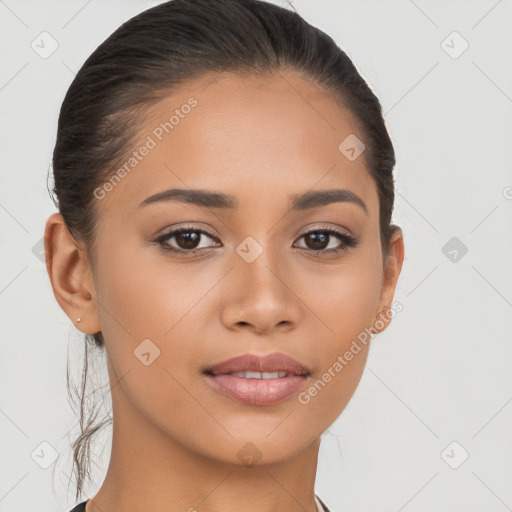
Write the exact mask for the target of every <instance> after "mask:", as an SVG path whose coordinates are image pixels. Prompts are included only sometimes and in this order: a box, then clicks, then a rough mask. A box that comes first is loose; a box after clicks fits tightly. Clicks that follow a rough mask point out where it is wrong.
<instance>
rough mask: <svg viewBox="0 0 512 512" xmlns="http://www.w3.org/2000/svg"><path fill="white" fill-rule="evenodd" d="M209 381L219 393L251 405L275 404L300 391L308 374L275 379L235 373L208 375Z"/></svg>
mask: <svg viewBox="0 0 512 512" xmlns="http://www.w3.org/2000/svg"><path fill="white" fill-rule="evenodd" d="M206 377H207V379H206V380H207V382H208V383H209V384H210V386H212V387H213V388H214V389H215V390H216V391H218V392H219V393H221V394H223V395H225V396H227V397H229V398H232V399H233V400H236V401H238V402H242V403H244V404H251V405H273V404H277V403H279V402H283V401H284V400H286V399H287V398H290V397H291V396H293V395H294V394H295V393H297V391H299V389H300V388H302V386H304V383H305V382H306V380H307V377H306V376H300V375H290V376H288V377H278V378H275V379H246V378H245V377H236V376H234V375H229V374H225V375H208V374H206Z"/></svg>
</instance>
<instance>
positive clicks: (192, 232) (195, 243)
mask: <svg viewBox="0 0 512 512" xmlns="http://www.w3.org/2000/svg"><path fill="white" fill-rule="evenodd" d="M204 237H207V238H210V239H215V237H214V236H213V235H212V234H211V233H208V232H207V231H204V230H202V229H197V228H193V227H181V228H178V229H174V230H172V231H169V233H166V234H165V235H162V236H160V237H158V238H157V239H156V240H155V243H156V244H158V245H160V247H162V249H164V250H165V251H171V252H174V253H184V254H195V253H198V252H202V251H203V250H204V249H208V248H209V247H211V245H210V246H208V245H207V246H203V247H201V246H200V242H201V239H202V238H204ZM173 239H175V240H173ZM215 240H216V239H215ZM170 241H174V245H173V244H172V243H170Z"/></svg>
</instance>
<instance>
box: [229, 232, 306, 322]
mask: <svg viewBox="0 0 512 512" xmlns="http://www.w3.org/2000/svg"><path fill="white" fill-rule="evenodd" d="M269 238H270V237H269V236H268V234H265V235H261V236H259V237H258V239H256V236H254V237H253V236H248V237H246V238H245V239H244V240H243V241H242V242H241V243H240V244H239V245H238V246H237V247H236V254H235V253H234V254H233V257H234V261H233V264H234V268H233V271H232V273H231V281H230V283H229V285H228V286H229V287H230V289H231V292H230V293H228V295H229V300H228V302H227V303H225V304H224V311H223V319H224V321H225V322H226V323H227V324H228V325H230V326H231V327H233V326H234V325H235V324H238V325H240V324H243V325H245V324H250V325H252V326H253V327H254V328H255V329H256V330H258V331H264V330H268V329H271V328H272V327H274V326H276V325H278V324H286V325H291V324H295V323H296V322H297V321H298V316H299V314H300V308H299V306H298V304H297V298H296V297H295V295H294V294H293V293H292V292H291V290H290V288H289V286H290V285H289V284H288V283H287V281H288V279H287V276H286V275H285V273H284V272H283V271H282V270H281V269H283V268H284V265H285V262H284V261H281V260H280V257H279V253H280V251H279V248H270V247H269V244H268V240H269Z"/></svg>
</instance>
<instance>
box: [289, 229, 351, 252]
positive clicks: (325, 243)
mask: <svg viewBox="0 0 512 512" xmlns="http://www.w3.org/2000/svg"><path fill="white" fill-rule="evenodd" d="M333 237H335V238H337V239H338V245H337V246H336V245H335V246H334V247H329V245H330V243H331V239H332V238H333ZM303 238H304V241H305V242H306V243H309V244H310V245H313V247H300V249H306V250H310V251H316V252H318V251H320V252H331V251H333V252H337V251H346V250H347V249H348V248H349V247H354V246H355V245H356V244H357V241H356V239H355V238H354V237H353V236H351V235H348V234H346V233H342V232H340V231H336V230H334V229H317V230H314V231H308V232H307V233H304V234H303V235H302V236H301V237H300V238H299V240H301V239H303ZM340 242H341V245H340Z"/></svg>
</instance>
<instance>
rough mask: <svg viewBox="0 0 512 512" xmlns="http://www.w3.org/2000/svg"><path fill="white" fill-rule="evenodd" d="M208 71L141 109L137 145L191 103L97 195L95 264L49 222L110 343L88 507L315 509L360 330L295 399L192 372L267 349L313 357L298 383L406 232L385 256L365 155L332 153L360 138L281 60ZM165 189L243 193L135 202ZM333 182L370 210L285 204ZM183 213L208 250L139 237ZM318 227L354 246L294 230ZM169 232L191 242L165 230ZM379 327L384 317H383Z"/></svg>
mask: <svg viewBox="0 0 512 512" xmlns="http://www.w3.org/2000/svg"><path fill="white" fill-rule="evenodd" d="M206 78H208V76H206V77H203V79H201V80H195V81H193V82H192V83H191V84H189V85H188V86H187V87H182V89H181V90H180V91H178V92H177V93H175V94H173V95H172V96H169V97H167V98H166V99H164V100H163V101H162V102H160V103H159V104H158V105H156V106H154V107H152V108H151V109H150V110H149V111H148V113H149V116H148V117H147V118H146V120H145V123H144V126H143V127H142V129H140V131H139V132H138V134H139V137H138V140H139V141H140V142H141V143H142V142H143V141H144V140H145V139H146V137H147V136H148V135H149V134H151V132H152V130H153V129H154V127H155V126H156V125H158V123H159V122H161V121H164V120H166V119H168V117H169V112H172V111H173V110H174V109H176V108H180V106H181V105H183V104H185V103H186V102H187V100H188V99H189V98H190V97H191V96H193V97H194V98H196V99H197V101H198V105H197V106H196V107H194V108H193V109H192V111H191V113H190V114H188V115H187V116H185V117H184V119H181V120H180V123H179V125H177V126H175V128H174V129H173V131H172V132H171V133H169V134H167V135H165V136H164V138H163V140H162V141H161V142H159V143H158V144H157V146H156V147H155V148H154V149H152V150H151V151H150V152H149V154H148V155H147V156H145V157H144V159H143V160H142V161H140V162H139V163H138V165H137V166H136V167H135V168H134V169H133V170H132V171H131V173H130V174H129V175H127V176H126V177H125V178H124V179H123V180H122V181H121V183H119V184H117V185H116V186H115V187H114V188H113V190H111V191H110V192H108V194H107V195H106V197H105V198H104V199H102V200H98V201H97V204H96V206H97V208H98V212H99V221H98V225H97V235H96V237H97V238H96V244H97V255H98V258H97V261H96V262H95V264H94V265H92V264H91V262H90V261H89V260H88V258H87V256H86V252H85V250H84V248H83V247H81V246H80V244H78V243H77V242H76V241H75V240H74V239H73V238H72V237H71V236H70V234H69V233H68V231H67V229H66V228H65V225H64V224H63V220H62V217H61V216H60V215H59V214H53V215H52V216H50V218H49V219H48V221H47V224H46V231H45V238H46V259H47V268H48V273H49V276H50V281H51V285H52V288H53V291H54V294H55V297H56V299H57V301H58V302H59V304H60V306H61V307H62V309H63V310H64V311H65V312H66V314H67V315H68V316H69V318H70V319H71V320H72V321H73V323H74V324H75V325H76V326H77V327H78V328H79V329H80V330H81V331H83V332H86V333H94V332H97V331H100V330H101V331H102V332H103V335H104V338H105V340H106V352H107V358H108V359H107V361H108V370H109V377H110V385H111V388H112V391H111V392H112V403H113V416H114V427H113V429H114V430H113V446H112V455H111V460H110V465H109V467H108V471H107V475H106V478H105V480H104V482H103V485H102V486H101V488H100V490H99V492H98V493H97V494H96V495H95V496H94V498H92V499H90V500H89V502H88V504H87V508H86V510H87V512H97V511H103V512H106V511H109V512H118V511H124V512H130V511H140V510H144V511H146V512H151V511H157V510H158V511H162V510H172V511H177V510H183V511H190V512H192V511H193V510H197V511H198V512H202V511H204V512H220V511H222V512H229V511H235V510H240V508H241V505H240V504H243V510H244V511H246V512H252V511H258V512H278V511H282V510H287V511H291V512H295V511H296V512H299V511H300V512H304V511H307V512H314V511H315V510H316V508H315V503H314V483H315V475H316V467H317V458H318V449H319V443H320V436H321V434H322V433H323V432H324V431H325V430H326V429H327V428H328V427H329V426H330V425H331V424H332V423H333V422H334V421H335V420H336V418H337V417H338V416H339V415H340V413H341V412H342V411H343V409H344V408H345V406H346V405H347V403H348V401H349V400H350V398H351V397H352V395H353V393H354V391H355V389H356V387H357V384H358V383H359V380H360V378H361V375H362V372H363V369H364V365H365V362H366V358H367V352H368V347H369V344H368V345H366V346H363V348H362V350H361V351H360V352H359V353H358V354H357V355H355V356H354V358H353V359H352V360H351V361H350V362H349V364H347V366H345V367H344V368H343V370H342V371H341V372H339V373H338V374H336V376H335V377H334V378H332V380H331V381H330V382H329V383H328V384H327V385H326V386H325V387H324V388H323V389H322V390H321V391H320V392H319V393H318V394H317V396H315V397H313V398H311V401H310V402H309V403H308V404H301V403H300V402H299V401H298V400H297V395H295V396H293V397H291V398H289V399H287V400H285V401H284V402H281V403H279V404H275V405H268V406H257V405H249V404H242V403H239V402H236V401H234V400H231V399H229V398H227V397H225V396H223V395H221V394H219V393H217V392H216V391H214V390H213V389H212V388H211V387H210V386H208V385H207V384H206V383H205V377H204V375H203V373H202V371H203V368H204V367H205V366H207V365H209V364H212V363H218V362H221V361H224V360H226V359H229V358H231V357H234V356H238V355H241V354H244V353H254V354H261V355H263V354H267V353H270V352H275V351H279V352H284V353H285V354H287V355H289V356H291V357H292V358H294V359H296V360H298V361H299V362H301V363H302V364H303V365H305V366H307V367H309V369H310V370H311V372H312V373H311V376H310V377H309V379H308V385H310V384H311V383H313V382H315V381H316V380H317V379H319V378H320V377H321V376H322V374H323V373H324V372H325V371H326V370H327V369H328V368H329V367H332V365H333V363H334V362H335V361H336V358H337V357H338V356H339V355H342V354H343V353H344V352H345V351H346V350H347V349H348V348H349V347H350V345H351V343H352V342H353V340H355V339H356V338H357V336H358V334H360V333H361V332H363V331H364V329H365V328H368V327H370V326H372V325H374V323H375V321H376V320H377V319H379V318H382V312H383V311H389V310H390V308H391V305H392V301H393V296H394V293H395V287H396V284H397V280H398V277H399V274H400V271H401V268H402V263H403V258H404V247H403V235H402V232H401V230H400V229H398V230H397V231H396V232H395V234H394V236H393V238H392V240H391V242H390V244H389V247H388V256H387V259H386V260H385V262H384V261H383V260H382V253H381V246H380V237H379V208H378V207H379V202H378V195H377V188H376V185H375V183H374V181H373V179H372V178H371V176H370V174H369V173H368V171H367V169H366V166H365V165H366V164H365V161H364V158H363V157H362V156H361V157H359V158H357V159H356V160H354V161H349V160H348V159H347V158H346V157H345V156H344V155H343V154H342V153H341V152H340V151H339V150H338V145H339V144H340V142H341V141H342V140H344V139H345V137H347V136H348V135H349V134H356V135H357V136H358V137H359V138H360V139H361V140H364V137H363V135H362V134H361V133H360V132H359V131H358V130H357V129H356V126H355V123H354V122H353V118H352V116H351V115H350V114H349V113H348V112H347V111H346V110H344V109H343V108H341V107H340V105H339V103H337V102H336V101H335V100H334V99H333V98H332V97H331V96H329V95H328V94H327V93H326V92H325V91H324V90H322V89H321V88H319V87H318V86H317V85H314V84H312V83H310V82H309V81H306V80H305V79H303V78H301V77H300V76H299V75H298V74H296V73H295V72H292V71H281V72H279V73H276V74H274V75H272V76H266V77H263V76H258V77H257V76H245V77H241V76H238V77H237V76H234V75H230V74H223V75H217V76H216V77H215V80H212V79H211V77H209V80H207V79H206ZM139 146H140V144H139V145H137V146H136V147H137V148H138V147H139ZM134 149H135V148H134ZM169 188H182V189H187V188H191V189H202V190H208V191H215V192H221V193H225V194H231V195H233V196H235V197H236V199H237V201H238V202H239V206H238V207H237V208H234V209H228V208H205V207H200V206H197V205H193V204H190V203H179V202H170V201H168V202H159V203H155V204H151V205H148V206H145V207H142V208H138V205H139V204H140V203H141V202H142V201H143V200H144V199H145V198H146V197H148V196H150V195H152V194H155V193H157V192H161V191H163V190H166V189H169ZM335 188H343V189H348V190H350V191H351V192H353V193H354V194H356V195H357V196H359V197H360V198H361V199H362V200H363V201H364V203H365V204H366V207H367V213H365V212H364V210H363V209H362V208H361V207H359V206H358V205H356V204H354V203H350V202H336V203H332V204H329V205H326V206H320V207H317V208H312V209H308V210H304V211H291V210H290V207H289V206H290V196H292V195H295V194H302V193H304V192H307V191H309V190H326V189H335ZM185 224H192V225H193V227H194V228H197V229H205V230H207V231H209V232H210V233H212V234H213V235H215V238H209V236H205V235H201V236H202V238H201V241H200V247H204V249H202V252H200V253H197V254H195V255H193V256H192V257H190V256H189V257H187V256H180V255H176V254H174V253H170V252H166V251H165V250H163V249H162V248H161V247H159V246H158V245H156V244H153V243H152V241H154V240H155V239H156V238H157V236H158V235H160V234H163V233H165V232H168V231H170V229H171V226H172V228H175V227H180V226H183V225H185ZM319 226H320V227H323V228H324V229H325V227H328V228H334V229H339V230H341V231H342V232H347V233H349V234H351V235H352V236H354V237H356V238H357V240H358V244H357V246H356V247H350V248H348V249H347V250H346V251H340V252H339V253H338V254H336V253H332V252H331V253H330V254H329V255H327V252H326V251H327V250H328V249H329V248H332V247H343V242H342V241H340V240H339V239H337V238H336V237H334V236H330V237H329V238H328V239H327V241H326V242H325V244H324V247H327V249H325V248H323V249H320V250H323V251H324V253H321V252H320V253H318V252H315V251H314V250H313V249H312V248H311V247H313V248H315V245H314V244H313V243H312V241H311V240H309V241H308V239H307V237H304V236H303V235H304V233H306V232H308V231H313V230H314V229H319ZM247 236H251V237H253V238H254V239H255V240H257V241H258V243H259V244H260V245H261V247H262V249H263V252H262V254H261V255H260V256H259V257H258V258H257V259H256V260H254V261H253V262H252V263H247V262H246V261H245V260H244V259H243V258H242V257H240V256H239V254H238V253H237V252H236V248H237V246H238V245H239V244H240V243H241V242H242V241H243V240H244V239H245V238H246V237H247ZM167 243H168V244H172V246H173V247H175V248H176V247H178V248H179V247H181V248H182V250H183V251H186V250H187V245H186V244H185V245H184V244H183V241H182V242H181V245H178V243H179V242H178V240H177V237H174V238H173V239H170V240H168V241H167ZM183 247H185V248H184V249H183ZM298 247H301V248H302V250H301V249H300V248H298ZM308 249H309V252H308ZM379 313H380V315H379ZM78 317H80V318H81V322H80V323H77V322H76V319H77V318H78ZM388 324H389V320H387V321H386V317H384V326H383V327H382V328H381V329H379V330H380V331H382V330H383V329H385V328H386V327H387V325H388ZM144 339H150V340H152V342H153V343H154V344H155V345H156V346H157V347H158V348H159V349H160V356H159V357H158V358H156V359H155V360H154V361H153V362H152V363H151V364H150V365H148V366H146V365H144V364H142V363H141V361H140V360H139V359H138V358H137V357H135V356H134V350H136V348H137V347H138V346H139V344H140V343H141V342H142V340H144ZM247 442H251V443H252V444H253V445H254V446H256V447H257V449H258V450H259V452H260V453H261V458H260V459H259V460H258V461H257V463H256V465H254V466H252V467H249V466H248V465H246V464H244V463H243V460H241V459H240V458H239V456H238V455H237V454H238V452H239V450H240V449H241V448H242V447H243V446H244V445H245V444H246V443H247ZM192 507H193V508H192Z"/></svg>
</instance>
